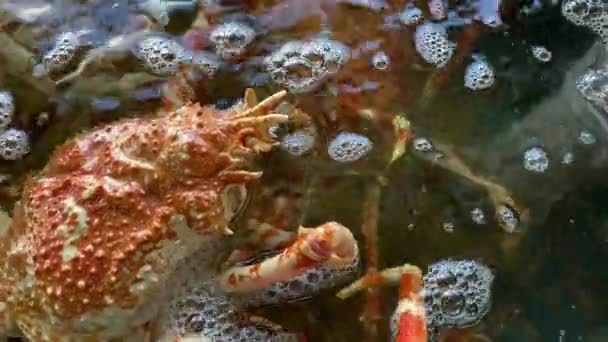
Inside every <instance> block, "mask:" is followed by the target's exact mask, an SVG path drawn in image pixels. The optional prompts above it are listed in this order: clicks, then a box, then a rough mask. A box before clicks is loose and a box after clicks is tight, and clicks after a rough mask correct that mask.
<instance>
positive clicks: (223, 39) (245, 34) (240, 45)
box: [209, 22, 256, 59]
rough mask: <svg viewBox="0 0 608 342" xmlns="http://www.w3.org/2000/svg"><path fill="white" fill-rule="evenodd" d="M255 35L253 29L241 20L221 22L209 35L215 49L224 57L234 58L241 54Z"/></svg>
mask: <svg viewBox="0 0 608 342" xmlns="http://www.w3.org/2000/svg"><path fill="white" fill-rule="evenodd" d="M255 37H256V32H255V30H254V29H253V28H251V27H250V26H248V25H245V24H243V23H241V22H228V23H224V24H221V25H219V26H217V27H216V28H215V29H214V30H213V31H211V34H210V35H209V39H210V40H211V42H213V43H214V44H215V51H216V52H217V54H218V55H219V56H220V57H222V58H224V59H235V58H237V57H239V56H241V55H243V54H244V53H245V51H247V48H248V47H249V44H251V42H252V41H253V40H254V39H255Z"/></svg>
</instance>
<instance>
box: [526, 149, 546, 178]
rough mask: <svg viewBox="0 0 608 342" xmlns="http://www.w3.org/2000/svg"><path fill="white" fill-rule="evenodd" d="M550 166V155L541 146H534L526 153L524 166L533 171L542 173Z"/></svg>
mask: <svg viewBox="0 0 608 342" xmlns="http://www.w3.org/2000/svg"><path fill="white" fill-rule="evenodd" d="M548 167H549V157H547V153H546V152H545V151H544V150H543V149H542V148H540V147H533V148H531V149H529V150H527V151H526V152H525V153H524V168H525V169H526V170H528V171H531V172H538V173H542V172H545V171H546V170H547V168H548Z"/></svg>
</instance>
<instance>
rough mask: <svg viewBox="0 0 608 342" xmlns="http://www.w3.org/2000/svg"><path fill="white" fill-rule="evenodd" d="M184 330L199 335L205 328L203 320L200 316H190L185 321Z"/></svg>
mask: <svg viewBox="0 0 608 342" xmlns="http://www.w3.org/2000/svg"><path fill="white" fill-rule="evenodd" d="M184 328H185V329H186V331H188V332H191V333H200V332H202V331H203V329H204V328H205V318H204V317H203V315H201V314H192V315H190V316H188V318H187V319H186V325H185V327H184Z"/></svg>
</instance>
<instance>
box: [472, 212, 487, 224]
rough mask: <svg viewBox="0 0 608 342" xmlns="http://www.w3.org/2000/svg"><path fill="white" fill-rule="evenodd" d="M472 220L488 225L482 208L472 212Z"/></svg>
mask: <svg viewBox="0 0 608 342" xmlns="http://www.w3.org/2000/svg"><path fill="white" fill-rule="evenodd" d="M471 219H472V220H473V222H475V223H477V224H486V215H485V214H484V212H483V210H481V208H475V209H473V210H471Z"/></svg>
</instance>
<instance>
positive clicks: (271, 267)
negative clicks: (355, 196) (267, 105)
mask: <svg viewBox="0 0 608 342" xmlns="http://www.w3.org/2000/svg"><path fill="white" fill-rule="evenodd" d="M357 258H358V247H357V242H356V240H355V238H354V236H353V235H352V233H351V232H350V230H348V228H346V227H344V226H343V225H341V224H339V223H337V222H328V223H325V224H323V225H321V226H319V227H317V228H304V227H300V229H299V231H298V237H297V239H296V241H295V242H294V243H293V244H292V245H290V246H289V247H287V248H285V249H284V250H283V251H282V252H281V253H279V254H277V255H275V256H273V257H271V258H268V259H266V260H264V261H262V262H260V263H257V264H254V265H248V266H239V267H233V268H230V269H228V270H226V271H225V272H224V273H223V274H222V275H221V276H220V279H219V284H220V286H221V287H222V288H223V289H224V290H225V291H227V292H253V291H260V290H263V289H264V288H266V287H268V286H270V285H272V284H274V283H277V282H281V281H287V280H289V279H292V278H294V277H296V276H298V275H300V274H302V273H303V272H305V271H307V270H309V269H311V268H313V267H318V266H321V265H325V266H328V267H331V268H336V267H340V266H344V265H348V264H352V263H354V262H356V260H357Z"/></svg>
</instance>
